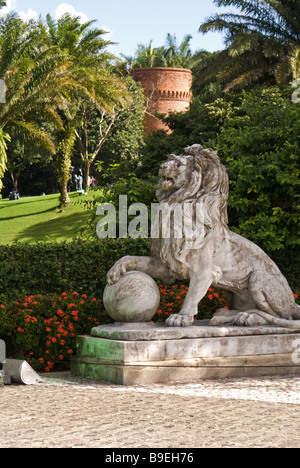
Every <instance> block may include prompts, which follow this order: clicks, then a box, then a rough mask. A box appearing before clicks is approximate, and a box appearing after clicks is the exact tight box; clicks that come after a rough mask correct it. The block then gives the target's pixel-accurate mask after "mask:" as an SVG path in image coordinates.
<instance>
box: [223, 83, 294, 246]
mask: <svg viewBox="0 0 300 468" xmlns="http://www.w3.org/2000/svg"><path fill="white" fill-rule="evenodd" d="M287 96H288V97H287ZM290 96H291V92H290V89H289V90H287V93H286V94H285V93H284V92H282V91H280V90H279V89H278V88H275V87H274V88H268V89H258V90H257V91H252V92H251V93H249V94H248V93H244V95H243V99H242V103H241V106H240V108H239V111H238V113H237V114H236V115H234V116H232V117H231V118H230V119H229V120H228V121H227V124H226V126H224V128H223V129H222V132H221V134H220V136H219V139H218V149H219V154H220V157H221V159H222V160H223V162H224V163H225V165H226V167H227V170H228V173H229V178H230V181H231V190H230V198H229V206H230V219H231V223H232V225H233V226H234V227H235V230H236V231H237V232H239V233H241V234H242V235H244V236H245V237H247V238H250V239H251V240H253V241H254V242H256V243H257V244H258V245H260V246H261V247H262V248H263V249H265V250H266V251H267V252H273V251H276V250H282V249H295V248H298V247H299V245H300V239H299V232H300V221H299V220H300V177H299V176H300V164H299V161H300V145H299V134H300V107H299V106H297V105H295V104H294V103H292V101H291V99H290Z"/></svg>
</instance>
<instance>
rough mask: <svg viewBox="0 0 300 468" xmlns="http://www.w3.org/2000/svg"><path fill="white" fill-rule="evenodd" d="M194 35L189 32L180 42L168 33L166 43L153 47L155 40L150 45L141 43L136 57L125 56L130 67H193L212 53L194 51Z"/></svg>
mask: <svg viewBox="0 0 300 468" xmlns="http://www.w3.org/2000/svg"><path fill="white" fill-rule="evenodd" d="M191 39H192V36H191V35H189V34H187V35H186V36H185V37H184V38H183V40H182V42H181V43H180V44H178V42H177V38H176V36H175V34H174V35H172V34H170V33H169V34H168V35H167V38H166V44H165V45H164V46H161V47H153V41H150V43H149V45H144V44H139V45H138V48H137V51H136V54H135V57H125V59H126V61H127V63H128V65H129V66H130V68H149V67H172V68H188V69H191V68H192V67H193V66H194V65H195V64H196V63H198V62H199V61H201V60H202V59H203V58H204V57H206V56H208V55H210V54H209V52H207V51H205V50H198V51H197V52H195V53H193V52H192V50H191V48H190V42H191Z"/></svg>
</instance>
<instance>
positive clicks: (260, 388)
mask: <svg viewBox="0 0 300 468" xmlns="http://www.w3.org/2000/svg"><path fill="white" fill-rule="evenodd" d="M299 421H300V378H282V377H278V378H276V377H272V378H249V379H230V380H229V379H228V380H217V381H201V382H193V383H188V384H174V385H151V386H139V387H119V386H115V385H110V384H103V383H99V382H94V381H86V380H83V379H76V378H73V377H71V375H70V374H68V373H63V374H53V375H51V376H48V377H47V378H45V376H42V381H41V383H40V384H38V385H35V386H16V385H14V386H6V387H4V388H1V389H0V448H17V447H20V448H43V447H50V448H71V447H74V448H76V447H84V448H116V449H117V448H168V449H172V448H175V449H176V448H214V447H217V448H221V447H228V448H235V447H236V448H246V447H251V448H256V447H258V448H265V447H274V448H277V447H278V448H299V447H300V437H299Z"/></svg>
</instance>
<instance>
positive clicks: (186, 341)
mask: <svg viewBox="0 0 300 468" xmlns="http://www.w3.org/2000/svg"><path fill="white" fill-rule="evenodd" d="M296 340H300V334H299V333H295V332H293V331H292V330H289V329H282V328H278V327H273V326H260V327H253V328H242V327H241V328H239V327H222V328H219V327H209V326H208V325H207V322H202V321H201V322H195V324H194V325H193V326H192V327H188V328H168V327H166V326H165V325H164V324H153V323H150V324H114V325H106V326H101V327H97V328H94V329H93V330H92V333H91V336H79V337H78V338H77V357H76V358H75V359H74V360H73V363H72V374H73V375H74V376H80V377H85V378H89V379H95V380H100V381H103V382H110V383H114V384H120V385H142V384H145V385H146V384H152V383H174V382H188V381H193V380H197V379H219V378H231V377H251V376H263V375H264V376H267V375H300V365H297V364H295V363H294V362H293V361H295V359H294V360H293V353H294V352H295V343H296ZM298 347H299V346H298Z"/></svg>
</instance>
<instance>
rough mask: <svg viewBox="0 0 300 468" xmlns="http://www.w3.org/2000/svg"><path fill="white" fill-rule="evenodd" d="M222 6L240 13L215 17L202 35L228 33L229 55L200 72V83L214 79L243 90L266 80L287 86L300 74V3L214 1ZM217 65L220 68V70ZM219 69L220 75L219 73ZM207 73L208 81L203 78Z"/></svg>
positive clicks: (217, 58) (220, 56) (216, 58)
mask: <svg viewBox="0 0 300 468" xmlns="http://www.w3.org/2000/svg"><path fill="white" fill-rule="evenodd" d="M214 3H215V4H216V5H217V6H218V7H221V6H226V7H230V6H233V7H235V8H237V9H239V10H240V11H241V13H240V14H237V13H224V14H215V15H213V16H212V17H211V18H209V19H208V20H207V21H205V23H203V24H202V25H201V26H200V29H199V31H200V32H202V33H207V32H210V31H221V32H225V33H226V38H225V44H226V47H227V49H226V51H223V52H221V53H220V54H217V55H215V56H214V57H213V58H211V59H210V61H209V62H208V63H207V64H205V67H204V68H203V65H204V64H202V68H200V69H199V70H198V74H197V76H196V81H198V82H201V80H203V79H204V80H205V74H206V76H207V75H209V74H211V73H212V72H213V69H214V72H213V73H214V76H215V77H216V76H217V79H218V80H219V81H221V82H222V81H223V82H225V83H226V84H227V86H226V90H228V89H231V88H232V87H234V86H240V87H243V86H245V85H247V84H249V83H252V82H255V81H258V80H260V79H261V78H262V77H264V76H271V77H273V78H275V80H276V82H277V83H283V82H286V81H288V80H290V79H291V78H297V77H298V76H299V73H300V68H299V67H300V30H299V24H300V3H299V0H281V1H278V0H214ZM216 65H217V67H216ZM216 68H217V72H216ZM203 72H204V78H203Z"/></svg>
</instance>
